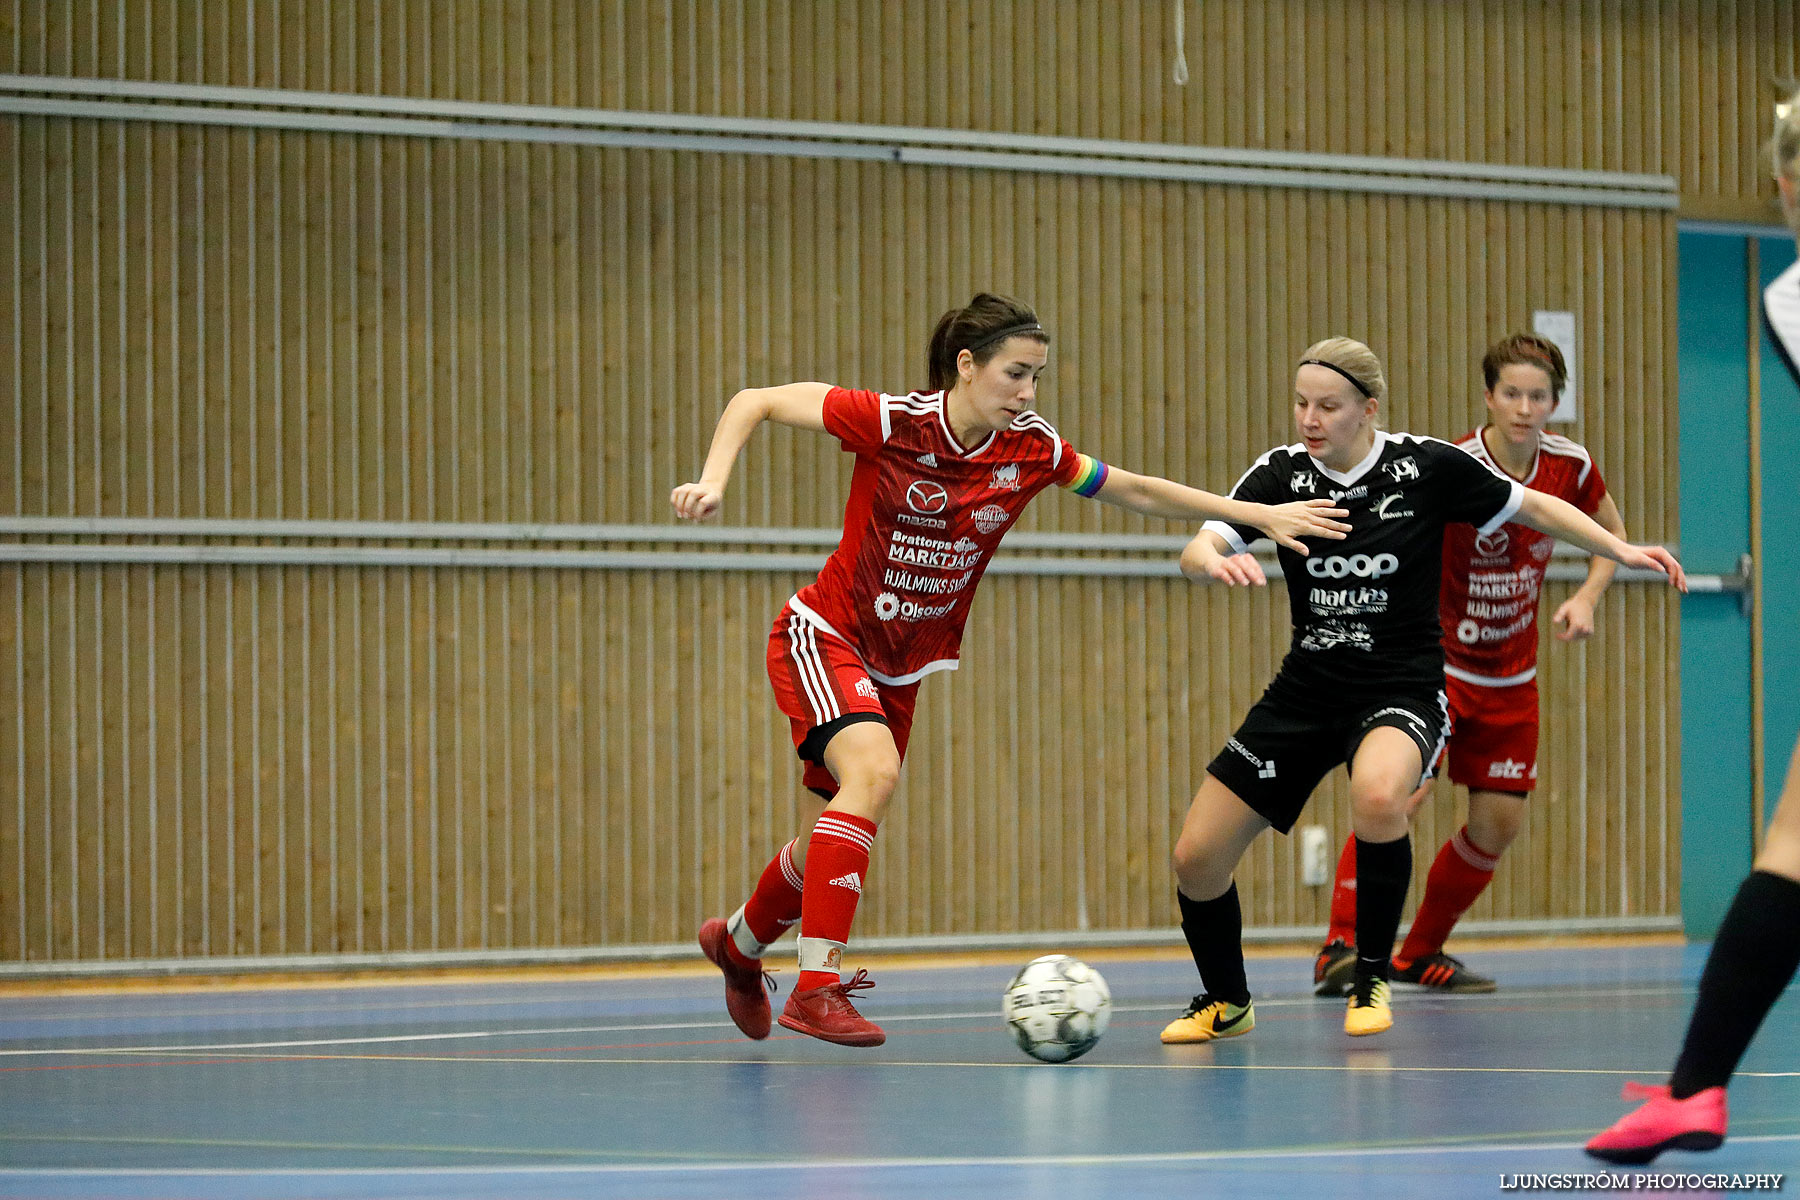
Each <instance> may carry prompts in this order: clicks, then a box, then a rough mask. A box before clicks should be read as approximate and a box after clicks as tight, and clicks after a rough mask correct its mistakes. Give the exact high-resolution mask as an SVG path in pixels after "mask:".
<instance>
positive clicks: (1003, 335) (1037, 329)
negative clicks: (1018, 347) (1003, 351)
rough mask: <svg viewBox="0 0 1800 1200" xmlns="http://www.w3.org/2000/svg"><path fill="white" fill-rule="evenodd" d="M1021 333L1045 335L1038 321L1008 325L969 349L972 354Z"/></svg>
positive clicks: (1046, 335)
mask: <svg viewBox="0 0 1800 1200" xmlns="http://www.w3.org/2000/svg"><path fill="white" fill-rule="evenodd" d="M1021 333H1044V327H1043V326H1042V325H1039V324H1038V323H1037V322H1036V321H1025V322H1023V323H1022V324H1018V325H1008V326H1007V327H1006V328H1005V329H1002V330H999V331H998V332H995V333H990V334H988V335H987V336H986V337H984V338H982V339H981V340H980V341H979V342H976V343H975V344H974V345H972V346H969V347H967V349H968V351H969V352H970V353H971V354H972V353H974V352H975V351H977V350H981V349H985V348H986V347H988V346H991V345H993V344H994V343H995V342H1003V341H1005V340H1006V339H1007V338H1009V337H1015V336H1017V335H1018V334H1021ZM1044 336H1045V337H1048V336H1049V335H1048V334H1044Z"/></svg>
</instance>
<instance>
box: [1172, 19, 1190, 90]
mask: <svg viewBox="0 0 1800 1200" xmlns="http://www.w3.org/2000/svg"><path fill="white" fill-rule="evenodd" d="M1187 81H1188V69H1187V0H1175V83H1176V86H1178V87H1186V86H1187Z"/></svg>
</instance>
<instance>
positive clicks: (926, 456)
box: [913, 450, 937, 467]
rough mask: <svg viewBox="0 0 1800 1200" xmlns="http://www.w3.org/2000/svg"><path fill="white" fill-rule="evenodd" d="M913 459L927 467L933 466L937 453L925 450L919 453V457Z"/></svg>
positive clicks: (935, 463)
mask: <svg viewBox="0 0 1800 1200" xmlns="http://www.w3.org/2000/svg"><path fill="white" fill-rule="evenodd" d="M913 461H914V462H916V463H924V464H925V465H926V466H928V467H935V466H937V455H935V454H933V453H932V452H931V451H929V450H927V451H926V452H925V453H923V454H921V455H919V457H917V458H915V459H913Z"/></svg>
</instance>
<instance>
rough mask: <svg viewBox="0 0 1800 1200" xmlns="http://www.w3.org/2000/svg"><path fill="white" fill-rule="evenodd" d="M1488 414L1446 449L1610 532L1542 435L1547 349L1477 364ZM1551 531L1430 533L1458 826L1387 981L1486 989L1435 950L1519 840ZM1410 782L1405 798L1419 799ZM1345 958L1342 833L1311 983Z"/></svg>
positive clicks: (1608, 571)
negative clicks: (1464, 801)
mask: <svg viewBox="0 0 1800 1200" xmlns="http://www.w3.org/2000/svg"><path fill="white" fill-rule="evenodd" d="M1481 374H1482V380H1483V382H1484V383H1485V385H1486V386H1485V389H1484V391H1483V399H1484V400H1485V402H1486V404H1487V410H1488V422H1487V424H1486V425H1484V426H1482V427H1481V428H1480V429H1477V430H1476V431H1475V432H1473V433H1470V434H1466V435H1464V436H1463V438H1462V439H1461V440H1459V441H1458V442H1457V443H1456V445H1457V446H1458V447H1459V448H1460V449H1462V450H1464V451H1466V452H1468V453H1469V454H1472V455H1474V456H1475V457H1476V458H1477V459H1479V460H1480V461H1481V462H1482V463H1484V464H1486V465H1487V466H1489V467H1492V468H1493V469H1494V470H1496V471H1498V472H1500V473H1501V474H1503V475H1505V476H1507V477H1509V478H1512V479H1516V480H1518V481H1519V482H1520V483H1522V484H1524V485H1525V486H1526V487H1528V488H1530V489H1532V490H1533V491H1538V492H1545V493H1548V494H1549V495H1552V496H1556V497H1558V498H1559V499H1562V500H1567V501H1568V502H1569V503H1570V504H1573V505H1574V506H1575V507H1576V508H1578V509H1580V510H1581V511H1582V512H1584V513H1586V514H1587V515H1589V516H1591V517H1593V518H1594V520H1596V521H1598V522H1599V523H1600V524H1601V526H1602V527H1604V528H1605V529H1606V531H1607V532H1608V533H1611V534H1612V535H1613V536H1614V537H1617V538H1619V539H1620V540H1624V538H1625V522H1624V521H1623V520H1622V519H1621V518H1620V516H1619V510H1618V506H1617V505H1615V504H1614V503H1613V499H1612V497H1611V496H1610V495H1608V494H1607V490H1606V484H1605V483H1604V482H1603V481H1602V480H1601V478H1600V472H1599V470H1598V469H1596V468H1595V466H1594V460H1593V458H1592V457H1591V456H1590V455H1589V454H1588V452H1587V450H1586V448H1584V447H1582V446H1580V445H1578V444H1577V443H1575V442H1573V441H1570V440H1569V439H1568V438H1566V437H1561V436H1558V435H1556V434H1553V433H1550V432H1548V431H1547V429H1546V426H1547V425H1548V423H1549V421H1550V414H1551V413H1552V412H1554V411H1555V409H1556V403H1557V398H1558V397H1559V396H1560V395H1561V393H1562V389H1563V385H1564V384H1565V383H1566V382H1567V380H1568V368H1567V367H1566V366H1565V365H1564V363H1563V356H1562V351H1560V350H1558V349H1557V348H1556V345H1555V343H1553V342H1551V341H1549V340H1547V339H1545V338H1541V337H1539V336H1537V335H1536V334H1532V333H1515V334H1512V335H1511V336H1509V337H1505V338H1502V339H1501V340H1500V341H1498V342H1496V343H1495V344H1494V345H1492V346H1490V347H1489V348H1488V351H1487V353H1486V355H1484V356H1483V358H1482V360H1481ZM1555 545H1556V539H1554V538H1552V537H1550V536H1549V535H1547V534H1543V533H1539V532H1538V531H1537V530H1535V529H1532V528H1531V527H1529V526H1527V525H1521V524H1518V523H1516V522H1511V521H1509V522H1507V523H1506V524H1505V525H1502V526H1501V527H1500V528H1499V529H1496V530H1493V531H1491V532H1489V533H1486V534H1481V535H1477V534H1476V532H1475V530H1474V529H1472V528H1471V527H1469V526H1467V525H1451V526H1448V527H1446V528H1445V530H1444V577H1443V587H1442V590H1441V591H1440V593H1439V598H1438V622H1439V624H1440V625H1442V626H1443V631H1444V632H1443V644H1444V675H1445V680H1444V687H1445V691H1446V693H1447V694H1448V695H1449V697H1450V741H1449V744H1448V746H1447V747H1446V750H1445V753H1446V755H1447V757H1448V759H1449V771H1450V779H1451V781H1452V782H1454V783H1459V784H1461V785H1463V786H1464V787H1466V788H1468V789H1469V819H1468V823H1467V824H1466V825H1465V826H1464V827H1463V828H1461V829H1459V830H1458V831H1457V832H1456V833H1455V834H1454V835H1453V836H1452V837H1451V838H1450V839H1449V840H1448V841H1446V842H1445V843H1444V845H1443V847H1442V848H1441V849H1439V851H1438V854H1437V858H1436V859H1435V860H1433V862H1432V864H1431V871H1430V873H1429V874H1428V875H1427V876H1426V880H1425V897H1424V899H1423V900H1421V901H1420V902H1419V911H1418V914H1417V915H1416V916H1414V917H1413V923H1412V928H1411V929H1410V930H1409V931H1408V932H1407V935H1406V941H1405V943H1404V944H1403V945H1402V946H1401V947H1400V951H1399V953H1397V954H1395V955H1394V979H1395V980H1396V981H1398V982H1400V983H1415V984H1419V985H1420V986H1422V987H1428V988H1434V989H1436V990H1438V991H1446V992H1491V991H1493V990H1494V981H1493V980H1492V979H1490V978H1488V977H1487V976H1485V975H1481V974H1478V973H1476V972H1474V971H1471V970H1469V968H1468V967H1466V966H1464V965H1463V964H1462V962H1461V961H1460V960H1458V959H1455V958H1452V957H1451V956H1450V955H1448V954H1445V953H1444V940H1445V939H1446V938H1448V937H1449V936H1450V930H1451V929H1452V928H1453V927H1454V926H1455V925H1456V922H1457V921H1458V920H1459V919H1460V918H1461V917H1462V915H1463V913H1465V912H1467V911H1468V910H1469V906H1470V905H1471V904H1473V903H1475V900H1476V898H1477V897H1478V896H1480V895H1481V893H1482V892H1483V891H1484V890H1485V889H1486V888H1487V885H1488V883H1489V881H1491V880H1492V879H1493V877H1494V871H1495V869H1496V868H1497V867H1498V866H1499V864H1500V856H1501V854H1503V853H1504V852H1505V851H1506V848H1507V847H1508V846H1510V845H1512V843H1513V840H1514V839H1515V838H1517V837H1518V835H1519V826H1520V825H1521V824H1522V823H1523V822H1524V819H1525V799H1526V797H1527V796H1528V795H1529V794H1530V793H1531V789H1532V787H1533V786H1534V785H1535V784H1536V782H1537V751H1538V692H1537V652H1538V625H1537V614H1538V594H1539V589H1540V588H1541V586H1542V585H1543V581H1544V569H1545V567H1546V566H1547V565H1548V563H1549V561H1550V553H1551V551H1552V549H1554V547H1555ZM1613 570H1614V564H1613V561H1612V560H1611V559H1610V558H1604V557H1601V556H1599V555H1595V556H1594V558H1593V559H1592V560H1590V562H1589V564H1588V575H1587V579H1586V580H1585V581H1584V582H1583V583H1582V585H1581V587H1580V588H1579V589H1578V590H1577V591H1576V592H1575V594H1574V595H1572V596H1570V597H1569V598H1568V599H1567V600H1565V601H1563V602H1562V603H1561V604H1560V605H1558V606H1557V609H1556V613H1555V615H1554V616H1553V617H1552V618H1551V620H1552V622H1553V623H1554V624H1556V625H1558V626H1561V628H1560V629H1559V630H1558V632H1557V635H1556V636H1557V637H1558V638H1560V639H1561V640H1563V641H1575V640H1579V639H1582V638H1586V637H1588V636H1590V635H1591V634H1592V633H1593V632H1594V608H1595V606H1596V605H1597V604H1598V603H1599V600H1600V596H1601V593H1603V592H1604V591H1605V590H1606V585H1607V584H1608V583H1610V582H1611V581H1612V577H1613ZM1424 795H1425V789H1423V788H1422V789H1421V790H1420V793H1419V796H1418V799H1421V800H1422V799H1423V798H1424ZM1355 966H1356V839H1355V838H1354V837H1350V838H1347V839H1346V840H1345V842H1344V849H1343V853H1342V854H1341V855H1340V856H1339V859H1338V869H1337V880H1336V882H1335V885H1334V887H1333V889H1332V894H1331V930H1330V932H1329V933H1327V934H1326V938H1325V946H1324V948H1323V949H1321V950H1320V951H1319V956H1318V959H1317V960H1316V961H1315V963H1314V965H1313V990H1314V992H1315V993H1316V994H1318V995H1321V996H1341V995H1348V994H1349V991H1350V981H1351V976H1352V974H1353V973H1354V971H1355Z"/></svg>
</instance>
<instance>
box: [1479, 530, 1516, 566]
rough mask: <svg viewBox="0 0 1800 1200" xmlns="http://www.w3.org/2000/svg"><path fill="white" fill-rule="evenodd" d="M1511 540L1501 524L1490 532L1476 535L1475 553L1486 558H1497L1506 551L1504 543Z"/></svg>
mask: <svg viewBox="0 0 1800 1200" xmlns="http://www.w3.org/2000/svg"><path fill="white" fill-rule="evenodd" d="M1511 540H1512V539H1511V538H1510V537H1508V536H1507V533H1506V527H1505V526H1504V525H1503V526H1501V527H1500V528H1499V529H1496V530H1494V531H1492V532H1491V533H1483V534H1480V535H1478V536H1477V537H1476V538H1475V553H1477V554H1479V555H1482V556H1483V557H1486V558H1499V557H1500V556H1501V555H1502V554H1505V553H1506V544H1507V543H1508V542H1509V541H1511Z"/></svg>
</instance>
